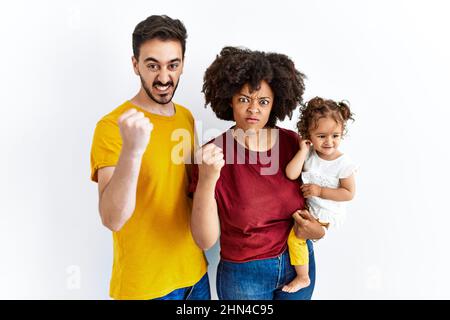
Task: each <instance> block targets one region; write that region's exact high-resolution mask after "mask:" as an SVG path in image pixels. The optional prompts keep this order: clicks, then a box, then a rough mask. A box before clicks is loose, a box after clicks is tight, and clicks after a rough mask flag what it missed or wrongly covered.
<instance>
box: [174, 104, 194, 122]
mask: <svg viewBox="0 0 450 320" xmlns="http://www.w3.org/2000/svg"><path fill="white" fill-rule="evenodd" d="M174 104H175V108H176V110H177V112H179V113H180V114H181V115H183V116H185V117H187V118H189V119H194V117H193V116H192V112H191V111H190V110H189V109H188V108H186V107H185V106H182V105H181V104H178V103H174Z"/></svg>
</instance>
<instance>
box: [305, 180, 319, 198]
mask: <svg viewBox="0 0 450 320" xmlns="http://www.w3.org/2000/svg"><path fill="white" fill-rule="evenodd" d="M300 189H301V190H302V192H303V197H305V198H311V197H320V195H321V194H322V187H321V186H319V185H317V184H308V183H307V184H303V185H301V186H300Z"/></svg>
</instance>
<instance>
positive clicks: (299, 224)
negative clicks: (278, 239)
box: [292, 210, 325, 239]
mask: <svg viewBox="0 0 450 320" xmlns="http://www.w3.org/2000/svg"><path fill="white" fill-rule="evenodd" d="M292 217H293V218H294V220H295V225H294V232H295V235H296V236H297V238H301V239H320V238H322V237H323V236H324V235H325V230H323V227H322V225H321V224H320V223H319V221H317V220H316V219H315V218H314V217H313V216H312V215H311V214H310V213H309V212H308V211H307V210H297V211H296V212H294V214H293V215H292Z"/></svg>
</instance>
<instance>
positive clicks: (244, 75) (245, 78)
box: [202, 47, 305, 128]
mask: <svg viewBox="0 0 450 320" xmlns="http://www.w3.org/2000/svg"><path fill="white" fill-rule="evenodd" d="M304 78H305V75H304V74H303V73H301V72H300V71H298V70H297V69H296V68H295V66H294V62H293V61H292V60H291V59H289V57H287V56H286V55H284V54H279V53H265V52H261V51H252V50H249V49H245V48H237V47H225V48H223V49H222V51H221V52H220V54H219V55H218V56H217V57H216V59H215V60H214V62H213V63H212V64H211V65H210V66H209V68H208V69H207V70H206V72H205V76H204V78H203V90H202V92H203V93H204V94H205V106H206V105H208V104H210V105H211V108H212V110H213V111H214V113H215V114H216V116H217V117H218V118H219V119H222V120H234V117H233V109H232V108H231V100H232V97H233V95H235V94H236V93H237V92H238V91H239V90H240V89H241V88H242V87H243V86H244V85H245V84H248V85H249V86H250V90H251V92H252V91H254V90H259V86H260V84H261V81H263V80H265V81H267V83H268V84H269V86H270V88H271V89H272V91H273V93H274V103H273V106H272V110H271V112H270V116H269V120H268V122H267V126H268V127H272V128H273V127H274V126H275V124H276V122H277V120H284V118H285V117H286V116H288V117H289V118H292V112H293V111H294V110H295V108H297V106H298V105H300V104H301V103H302V101H303V97H302V96H303V92H304V91H305V85H304V83H303V80H304Z"/></svg>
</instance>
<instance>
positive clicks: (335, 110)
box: [297, 97, 354, 139]
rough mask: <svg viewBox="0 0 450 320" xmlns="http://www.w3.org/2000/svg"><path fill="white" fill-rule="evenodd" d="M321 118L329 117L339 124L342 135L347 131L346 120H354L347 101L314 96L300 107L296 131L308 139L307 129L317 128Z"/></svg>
mask: <svg viewBox="0 0 450 320" xmlns="http://www.w3.org/2000/svg"><path fill="white" fill-rule="evenodd" d="M321 118H331V119H333V120H334V121H336V123H339V124H341V125H342V132H343V135H345V134H346V132H347V130H346V123H347V121H348V120H353V121H354V119H353V113H352V112H351V111H350V107H349V103H348V102H345V101H340V102H336V101H333V100H329V99H323V98H320V97H315V98H313V99H311V100H309V101H308V102H307V103H306V104H304V105H302V106H301V107H300V117H299V121H298V122H297V129H298V133H299V134H300V135H301V136H302V137H304V138H305V139H309V138H310V136H309V130H310V129H315V128H317V126H318V122H319V119H321Z"/></svg>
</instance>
